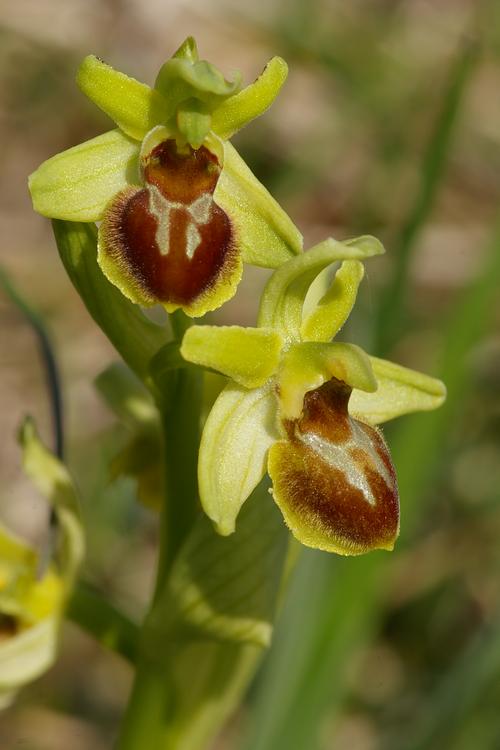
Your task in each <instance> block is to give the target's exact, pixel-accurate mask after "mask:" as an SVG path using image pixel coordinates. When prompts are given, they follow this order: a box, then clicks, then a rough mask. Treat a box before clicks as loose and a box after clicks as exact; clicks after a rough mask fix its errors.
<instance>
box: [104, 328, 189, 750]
mask: <svg viewBox="0 0 500 750" xmlns="http://www.w3.org/2000/svg"><path fill="white" fill-rule="evenodd" d="M185 326H186V323H185V321H184V320H181V319H180V316H175V317H174V320H173V321H172V328H173V330H174V334H175V335H176V338H180V336H181V335H182V332H183V330H184V328H185ZM171 377H172V381H171V383H170V388H169V395H168V399H165V401H163V400H162V399H161V397H160V402H159V408H160V411H161V418H162V424H163V435H164V461H165V503H164V507H163V509H162V513H161V520H160V540H159V545H160V551H159V557H158V569H157V577H156V587H155V593H154V597H153V603H152V605H151V609H150V611H149V614H148V616H147V617H146V619H145V622H144V625H143V628H142V631H141V639H140V654H139V658H138V662H137V670H136V676H135V681H134V685H133V688H132V693H131V696H130V700H129V704H128V707H127V710H126V713H125V717H124V722H123V726H122V729H121V736H120V739H119V743H118V747H119V748H120V750H139V749H142V748H144V747H147V748H151V750H154V748H163V747H166V741H167V740H166V738H167V735H168V734H169V724H170V720H171V711H170V710H169V706H170V700H169V695H170V690H171V684H172V683H171V679H170V678H169V675H168V665H167V664H166V661H165V654H164V653H159V652H158V651H157V650H156V649H155V645H154V644H155V643H156V644H157V642H158V635H157V632H155V631H156V626H155V624H154V623H155V621H156V619H157V618H156V611H155V604H156V602H157V601H158V600H159V599H160V598H161V594H162V592H163V589H164V586H165V584H166V581H167V579H168V573H169V571H170V568H171V565H172V562H173V560H174V559H175V556H176V554H177V552H178V551H179V549H180V547H181V545H182V543H183V541H184V539H185V537H186V535H187V533H188V532H189V530H190V528H191V526H192V524H193V521H194V519H195V517H196V513H197V506H198V484H197V460H198V444H199V429H200V427H199V423H200V410H201V374H200V373H199V372H197V371H196V370H188V369H185V370H177V371H174V372H172V373H171ZM162 646H163V648H164V649H166V647H167V644H162ZM162 646H160V649H161V648H162Z"/></svg>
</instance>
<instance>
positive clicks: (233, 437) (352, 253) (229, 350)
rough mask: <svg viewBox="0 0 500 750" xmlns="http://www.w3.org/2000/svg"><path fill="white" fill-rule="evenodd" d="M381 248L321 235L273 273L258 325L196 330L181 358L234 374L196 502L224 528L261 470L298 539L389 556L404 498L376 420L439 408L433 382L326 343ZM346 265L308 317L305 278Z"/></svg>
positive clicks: (207, 430)
mask: <svg viewBox="0 0 500 750" xmlns="http://www.w3.org/2000/svg"><path fill="white" fill-rule="evenodd" d="M382 252H383V247H382V246H381V244H380V243H379V242H378V241H377V240H375V239H374V238H373V237H360V238H357V239H353V240H349V241H346V242H337V241H335V240H333V239H328V240H326V241H325V242H322V243H320V244H319V245H317V246H316V247H314V248H312V249H311V250H309V251H308V252H306V253H303V254H302V255H300V256H298V257H296V258H293V259H292V260H290V261H288V262H287V263H285V264H284V265H283V266H281V267H280V268H279V269H278V270H276V271H275V272H274V274H273V275H272V277H271V278H270V280H269V282H268V284H267V287H266V289H265V291H264V294H263V296H262V299H261V304H260V311H259V317H258V326H257V327H256V328H242V327H238V326H230V327H215V326H193V327H191V328H189V329H188V330H187V332H186V333H185V335H184V338H183V342H182V346H181V350H180V351H181V354H182V356H183V358H184V359H185V360H187V361H188V362H191V363H194V364H196V365H200V366H203V367H205V368H209V369H212V370H217V371H219V372H221V373H223V374H224V375H226V376H228V377H229V378H231V382H230V383H229V384H228V385H227V386H226V387H225V389H224V390H223V391H222V393H221V394H220V396H219V397H218V399H217V401H216V402H215V404H214V406H213V408H212V410H211V412H210V414H209V416H208V418H207V421H206V423H205V427H204V431H203V435H202V440H201V446H200V454H199V489H200V499H201V503H202V505H203V508H204V510H205V512H206V513H207V515H208V516H209V517H210V518H211V519H212V521H213V522H214V523H215V525H216V528H217V530H218V531H219V533H221V534H223V535H225V534H230V533H232V532H233V531H234V529H235V523H236V518H237V516H238V513H239V510H240V508H241V506H242V505H243V503H244V502H245V500H246V499H247V498H248V496H249V495H250V493H251V492H252V490H253V489H254V488H255V487H256V486H257V484H258V483H259V482H260V480H261V479H262V477H263V475H264V474H265V472H266V468H267V471H268V473H269V475H270V478H271V480H272V490H271V492H272V496H273V498H274V501H275V502H276V503H277V505H278V506H279V508H280V510H281V512H282V514H283V516H284V519H285V522H286V523H287V525H288V526H289V528H290V530H291V531H292V533H293V535H294V536H295V537H296V538H297V539H298V540H299V541H300V542H302V543H303V544H305V545H307V546H310V547H315V548H319V549H322V550H327V551H331V552H336V553H338V554H343V555H357V554H361V553H364V552H367V551H369V550H372V549H388V550H390V549H392V548H393V545H394V542H395V540H396V538H397V535H398V532H399V496H398V488H397V482H396V475H395V471H394V467H393V464H392V461H391V457H390V453H389V450H388V448H387V445H386V443H385V441H384V439H383V437H382V433H381V431H380V429H379V428H378V427H377V425H378V424H380V423H381V422H385V421H387V420H389V419H392V418H394V417H397V416H399V415H401V414H405V413H408V412H412V411H417V410H426V409H434V408H436V407H437V406H439V405H440V404H441V403H442V402H443V400H444V397H445V388H444V385H443V384H442V383H441V382H440V381H439V380H436V379H434V378H431V377H428V376H427V375H423V374H421V373H418V372H415V371H413V370H409V369H407V368H405V367H401V366H399V365H396V364H394V363H392V362H388V361H385V360H382V359H377V358H375V357H369V356H368V355H367V354H366V353H365V352H364V351H363V350H362V349H360V348H359V347H358V346H355V345H354V344H347V343H340V342H335V341H331V339H333V338H334V337H335V335H336V334H337V333H338V331H339V330H340V329H341V327H342V326H343V324H344V322H345V321H346V320H347V318H348V316H349V314H350V312H351V309H352V307H353V305H354V302H355V299H356V295H357V291H358V287H359V284H360V282H361V280H362V278H363V273H364V269H363V264H362V261H363V260H365V259H367V258H369V257H370V256H374V255H378V254H380V253H382ZM336 261H341V265H340V268H339V269H338V270H337V272H336V274H335V276H334V279H333V282H332V284H331V287H330V288H329V289H328V290H327V291H326V293H325V294H324V295H323V296H322V297H321V299H320V300H319V302H318V303H317V304H315V305H314V306H313V309H312V310H310V311H308V310H307V305H305V304H304V302H305V300H306V295H307V292H308V290H309V288H310V286H311V283H312V282H313V281H314V279H315V278H316V277H317V276H318V274H319V273H320V272H321V271H322V270H323V269H326V268H327V267H328V266H329V265H330V264H332V263H333V262H336Z"/></svg>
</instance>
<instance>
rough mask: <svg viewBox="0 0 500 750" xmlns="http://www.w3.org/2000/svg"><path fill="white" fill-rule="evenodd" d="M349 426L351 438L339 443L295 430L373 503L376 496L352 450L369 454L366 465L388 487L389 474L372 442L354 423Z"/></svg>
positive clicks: (297, 434)
mask: <svg viewBox="0 0 500 750" xmlns="http://www.w3.org/2000/svg"><path fill="white" fill-rule="evenodd" d="M349 426H350V428H351V437H350V438H349V440H346V441H345V442H343V443H341V444H340V445H336V444H335V443H332V442H330V441H329V440H326V439H325V438H323V437H320V436H319V435H315V434H314V433H312V432H306V433H300V432H298V431H297V430H296V432H295V434H296V436H297V438H298V439H299V440H300V441H301V442H302V443H304V445H307V446H308V447H309V448H311V449H312V450H313V451H314V452H315V453H317V454H318V455H319V456H320V457H321V458H322V459H323V461H325V462H326V463H327V464H329V466H331V467H332V469H336V470H337V471H340V472H341V473H342V474H343V475H344V476H345V477H346V479H347V481H348V482H349V484H350V485H352V486H353V487H355V488H356V489H358V490H360V491H361V492H362V493H363V497H364V499H365V500H366V501H367V502H368V503H369V504H370V505H376V504H377V498H376V497H375V496H374V494H373V491H372V488H371V487H370V483H369V482H368V480H367V478H366V476H365V473H364V471H363V466H362V465H361V466H360V464H359V461H358V460H356V458H355V457H354V456H353V455H352V453H351V451H353V450H357V451H359V450H361V451H362V452H363V453H364V454H368V461H367V463H368V465H370V464H371V468H372V469H373V470H374V471H375V472H376V473H377V474H378V475H379V476H381V477H382V479H383V480H384V482H385V483H386V485H387V486H388V487H389V488H390V487H391V484H392V478H391V475H390V473H389V471H388V470H387V467H386V465H385V464H384V462H383V461H382V459H381V458H380V455H379V452H378V450H377V446H376V444H375V443H374V441H373V440H372V439H371V438H370V437H369V436H368V435H367V434H366V432H365V431H364V430H363V429H361V427H360V426H359V425H357V424H356V422H353V421H352V420H351V421H350V425H349Z"/></svg>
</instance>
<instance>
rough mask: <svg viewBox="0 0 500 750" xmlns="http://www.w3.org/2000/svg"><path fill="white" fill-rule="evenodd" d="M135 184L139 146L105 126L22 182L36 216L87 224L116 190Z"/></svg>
mask: <svg viewBox="0 0 500 750" xmlns="http://www.w3.org/2000/svg"><path fill="white" fill-rule="evenodd" d="M139 182H140V180H139V144H138V143H137V142H136V141H133V140H132V139H131V138H129V137H128V136H126V135H124V134H123V133H122V132H121V130H110V131H109V132H108V133H104V134H103V135H99V136H97V138H92V139H91V140H90V141H85V143H80V144H79V145H78V146H73V148H69V149H67V151H63V152H62V153H60V154H56V156H52V157H51V158H50V159H47V161H44V162H43V164H41V165H40V166H39V167H38V169H37V170H36V171H35V172H33V174H31V175H30V177H29V181H28V184H29V189H30V192H31V197H32V200H33V208H34V209H35V211H38V213H39V214H42V216H48V217H50V218H53V219H66V220H68V221H89V222H90V221H98V220H99V219H101V218H102V215H103V213H104V209H105V208H106V206H107V204H108V203H109V201H110V200H111V198H113V197H114V196H115V195H116V194H117V193H119V192H120V191H121V190H123V189H124V188H126V187H127V186H128V185H130V184H136V185H138V184H139Z"/></svg>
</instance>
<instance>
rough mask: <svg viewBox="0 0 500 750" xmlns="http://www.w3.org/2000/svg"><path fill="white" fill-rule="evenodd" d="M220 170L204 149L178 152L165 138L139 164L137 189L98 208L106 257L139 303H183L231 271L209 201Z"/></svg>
mask: <svg viewBox="0 0 500 750" xmlns="http://www.w3.org/2000/svg"><path fill="white" fill-rule="evenodd" d="M220 172H221V167H220V164H219V162H218V159H217V157H216V156H215V154H213V153H212V152H211V151H209V149H208V148H206V147H205V146H201V147H200V148H199V149H196V150H195V149H193V148H191V147H190V146H187V147H186V148H185V149H183V150H182V151H181V150H179V149H178V148H177V145H176V141H175V140H174V139H167V140H165V141H163V142H161V143H159V144H158V145H157V146H156V147H155V148H154V149H153V150H152V151H151V153H150V154H148V155H147V156H146V157H145V158H144V159H143V162H142V176H143V180H144V187H143V188H134V187H129V188H127V189H125V190H123V191H122V192H121V193H119V194H118V195H117V196H116V197H115V198H114V199H113V201H112V202H111V203H110V205H109V206H108V208H107V209H106V212H105V216H104V219H103V225H102V227H101V229H102V237H103V239H104V243H103V244H104V247H105V252H106V255H107V257H108V258H109V259H110V260H111V261H112V262H113V263H114V264H115V266H116V267H117V268H118V269H121V270H122V271H123V272H124V273H125V274H126V276H127V277H129V278H131V279H133V284H134V286H135V287H136V288H138V290H139V293H140V295H141V297H142V298H144V300H145V302H148V303H150V304H154V303H155V302H161V303H167V304H175V305H179V306H185V305H189V304H191V303H192V302H193V301H194V300H196V299H198V298H199V297H200V296H202V295H203V294H204V293H206V292H207V291H208V290H210V289H212V287H213V286H214V285H215V284H216V282H217V281H218V280H219V278H220V277H221V276H227V275H228V273H229V274H230V273H231V272H232V271H233V270H234V268H235V265H236V251H235V242H234V236H233V229H232V225H231V221H230V219H229V217H228V216H227V214H226V213H225V212H224V211H223V210H222V209H221V208H220V207H219V206H218V205H217V204H216V203H215V201H214V199H213V194H214V191H215V189H216V186H217V182H218V179H219V175H220Z"/></svg>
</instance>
